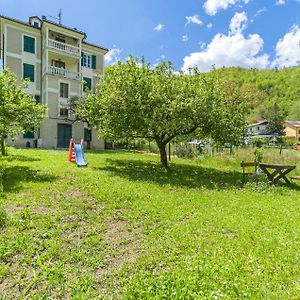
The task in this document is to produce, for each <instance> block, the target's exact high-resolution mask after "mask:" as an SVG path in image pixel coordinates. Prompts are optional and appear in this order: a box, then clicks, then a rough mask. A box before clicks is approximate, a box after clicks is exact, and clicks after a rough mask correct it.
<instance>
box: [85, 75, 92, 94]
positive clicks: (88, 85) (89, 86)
mask: <svg viewBox="0 0 300 300" xmlns="http://www.w3.org/2000/svg"><path fill="white" fill-rule="evenodd" d="M83 81H84V83H83V90H84V91H86V90H87V89H88V90H90V91H91V90H92V79H91V78H88V77H83Z"/></svg>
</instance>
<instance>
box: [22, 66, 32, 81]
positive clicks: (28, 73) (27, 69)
mask: <svg viewBox="0 0 300 300" xmlns="http://www.w3.org/2000/svg"><path fill="white" fill-rule="evenodd" d="M26 78H29V80H30V81H32V82H34V65H29V64H23V79H26Z"/></svg>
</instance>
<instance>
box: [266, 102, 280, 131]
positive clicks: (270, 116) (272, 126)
mask: <svg viewBox="0 0 300 300" xmlns="http://www.w3.org/2000/svg"><path fill="white" fill-rule="evenodd" d="M262 117H263V118H264V119H265V120H267V121H268V126H267V130H266V131H267V133H268V134H278V135H280V136H283V135H285V132H284V119H285V115H284V113H283V112H282V111H281V109H280V107H279V106H278V104H277V103H275V104H274V105H273V106H271V107H270V108H269V109H268V110H266V111H264V112H263V113H262Z"/></svg>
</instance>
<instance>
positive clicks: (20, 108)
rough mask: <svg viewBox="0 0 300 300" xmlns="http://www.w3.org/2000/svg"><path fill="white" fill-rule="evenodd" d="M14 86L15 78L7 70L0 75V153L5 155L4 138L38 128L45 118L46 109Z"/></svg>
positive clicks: (19, 87) (23, 86) (21, 88)
mask: <svg viewBox="0 0 300 300" xmlns="http://www.w3.org/2000/svg"><path fill="white" fill-rule="evenodd" d="M25 87H26V83H24V84H23V85H22V86H18V85H17V84H16V77H15V76H14V75H13V74H12V73H11V72H9V71H8V70H3V72H2V73H1V74H0V137H1V152H2V154H5V147H4V137H5V136H11V137H14V136H16V135H17V134H19V133H21V132H25V131H31V130H32V128H33V127H35V128H36V127H39V125H40V123H41V122H42V121H43V119H44V117H45V111H46V107H45V106H44V105H41V104H37V103H36V101H35V99H33V98H32V96H30V95H28V94H26V93H25V91H24V88H25Z"/></svg>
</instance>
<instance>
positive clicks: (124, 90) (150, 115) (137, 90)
mask: <svg viewBox="0 0 300 300" xmlns="http://www.w3.org/2000/svg"><path fill="white" fill-rule="evenodd" d="M241 102H242V101H240V99H238V100H237V99H236V97H229V98H226V91H224V90H223V89H222V84H221V83H219V82H217V81H216V80H215V79H212V78H210V77H209V76H207V75H206V74H200V73H199V72H197V70H193V72H192V73H191V74H190V75H189V76H187V75H185V74H183V73H180V74H177V73H175V72H174V69H173V68H172V65H171V63H170V62H162V63H161V64H160V65H158V66H156V67H155V68H151V66H150V64H146V63H145V62H144V60H138V59H134V58H132V57H130V58H129V59H128V60H127V61H126V62H125V63H122V62H118V63H117V64H116V65H114V66H111V67H108V68H106V72H105V76H104V79H103V80H101V82H100V83H99V85H98V88H97V90H96V92H95V94H90V95H89V96H88V97H87V99H86V102H85V104H84V105H83V107H82V109H81V111H83V113H84V114H85V115H88V118H89V121H90V124H93V125H97V126H98V129H99V130H100V132H101V134H102V135H103V136H104V137H106V138H110V139H114V140H117V139H122V138H146V139H148V140H154V141H156V143H157V146H158V148H159V151H160V159H161V165H162V166H163V167H165V168H167V154H166V145H167V144H168V143H169V142H170V141H172V140H173V139H174V138H176V137H179V136H185V135H189V134H191V133H193V132H195V131H196V130H198V132H200V133H201V134H202V135H210V136H212V137H213V138H214V139H216V140H219V141H221V142H225V141H226V142H232V143H236V142H237V140H240V138H241V135H242V134H241V132H242V128H243V125H244V122H243V120H244V115H243V105H241ZM79 114H80V112H79ZM237 127H239V128H240V129H239V130H236V128H237ZM232 130H233V131H234V132H232Z"/></svg>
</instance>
